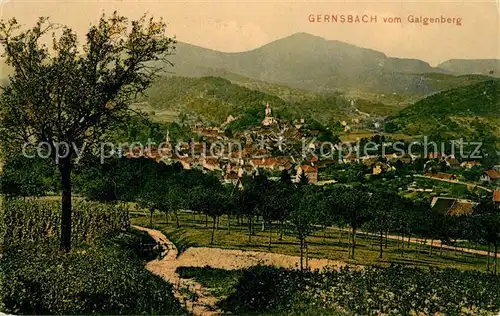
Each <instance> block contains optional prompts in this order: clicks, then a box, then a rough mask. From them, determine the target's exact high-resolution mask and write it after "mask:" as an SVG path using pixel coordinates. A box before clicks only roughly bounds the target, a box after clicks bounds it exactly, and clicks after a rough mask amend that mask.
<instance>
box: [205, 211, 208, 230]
mask: <svg viewBox="0 0 500 316" xmlns="http://www.w3.org/2000/svg"><path fill="white" fill-rule="evenodd" d="M205 228H208V215H207V214H205Z"/></svg>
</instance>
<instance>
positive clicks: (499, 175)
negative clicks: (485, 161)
mask: <svg viewBox="0 0 500 316" xmlns="http://www.w3.org/2000/svg"><path fill="white" fill-rule="evenodd" d="M499 179H500V171H498V170H495V169H490V170H486V171H485V172H484V173H483V175H482V176H481V177H480V178H479V180H480V181H482V182H496V181H498V180H499Z"/></svg>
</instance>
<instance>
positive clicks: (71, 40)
mask: <svg viewBox="0 0 500 316" xmlns="http://www.w3.org/2000/svg"><path fill="white" fill-rule="evenodd" d="M165 28H166V24H165V23H164V22H162V21H159V22H156V21H154V20H153V19H146V17H145V16H144V17H142V18H141V19H140V20H138V21H133V22H132V23H131V27H129V24H128V20H127V19H126V18H125V17H121V16H119V15H118V14H117V13H114V14H113V15H112V16H111V17H109V18H106V17H105V16H104V15H103V16H102V18H101V19H100V20H99V23H98V24H97V25H94V26H92V27H91V28H90V30H89V31H88V33H87V34H86V36H85V39H86V42H85V43H83V45H81V43H79V42H78V39H77V35H76V33H75V32H73V31H72V30H71V29H70V28H68V27H62V28H61V29H60V30H57V31H60V32H56V25H54V24H51V23H49V21H48V19H47V18H40V19H39V20H38V22H37V23H36V25H35V26H34V27H32V28H30V29H27V30H21V26H20V25H19V24H18V22H17V21H16V20H15V19H11V20H9V21H1V22H0V43H1V44H2V46H3V51H4V55H5V57H6V60H5V61H6V63H7V64H8V65H9V66H11V67H12V68H13V74H12V75H11V76H10V77H9V85H8V86H7V87H6V88H5V89H4V91H3V94H2V100H1V103H0V107H1V111H0V123H1V124H0V125H1V126H2V128H1V132H2V134H3V135H2V136H3V137H2V139H3V140H4V141H7V142H9V144H10V145H11V146H10V148H13V147H15V146H21V145H22V144H24V143H27V142H34V143H36V144H38V143H42V142H44V143H46V144H47V146H48V151H49V153H50V158H51V159H52V160H54V161H56V162H57V166H58V168H59V171H60V174H61V187H62V201H61V204H62V207H61V211H62V220H61V248H63V249H65V250H66V251H69V250H70V249H71V213H72V203H71V196H72V181H71V174H72V171H73V169H74V167H75V161H76V160H77V158H78V152H77V150H76V148H78V149H80V150H81V149H82V148H83V146H84V145H85V146H86V147H91V146H92V145H96V144H97V143H99V142H101V141H102V140H103V138H104V137H105V136H106V132H108V131H109V130H110V129H112V128H113V126H114V125H115V124H117V123H121V122H123V121H124V120H125V118H126V117H127V116H128V115H129V111H128V110H129V105H130V103H131V102H132V101H133V100H134V98H135V97H136V95H137V94H138V93H141V92H143V91H144V90H145V89H146V88H147V87H148V86H149V85H150V83H151V81H152V79H153V78H154V75H155V74H156V73H157V70H158V69H155V68H153V67H152V64H151V61H158V60H159V59H161V58H164V57H163V56H165V55H166V54H168V53H169V52H170V50H171V48H172V44H174V43H175V41H174V40H173V39H171V38H168V37H166V36H165ZM57 33H59V34H60V36H59V37H57V35H56V34H57ZM51 34H52V39H53V45H52V47H51V49H49V47H48V46H47V45H44V44H43V43H42V42H41V41H42V39H43V38H44V37H45V36H50V35H51ZM80 47H81V48H82V49H80Z"/></svg>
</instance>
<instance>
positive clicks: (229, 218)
mask: <svg viewBox="0 0 500 316" xmlns="http://www.w3.org/2000/svg"><path fill="white" fill-rule="evenodd" d="M227 233H228V234H230V233H231V215H230V214H227Z"/></svg>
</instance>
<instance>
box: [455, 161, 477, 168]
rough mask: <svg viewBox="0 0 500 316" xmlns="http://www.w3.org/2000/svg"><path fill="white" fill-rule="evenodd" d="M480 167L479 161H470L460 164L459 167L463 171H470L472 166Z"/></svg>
mask: <svg viewBox="0 0 500 316" xmlns="http://www.w3.org/2000/svg"><path fill="white" fill-rule="evenodd" d="M480 165H481V163H480V162H479V161H475V160H470V161H464V162H462V164H461V165H460V166H461V167H462V168H465V169H471V168H472V167H474V166H480Z"/></svg>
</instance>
